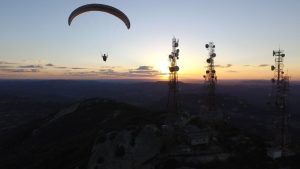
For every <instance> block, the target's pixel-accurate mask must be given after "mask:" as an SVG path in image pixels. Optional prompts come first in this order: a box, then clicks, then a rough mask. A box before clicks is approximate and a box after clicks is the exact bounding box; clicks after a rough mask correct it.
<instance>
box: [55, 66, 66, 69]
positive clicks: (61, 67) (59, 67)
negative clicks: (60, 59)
mask: <svg viewBox="0 0 300 169" xmlns="http://www.w3.org/2000/svg"><path fill="white" fill-rule="evenodd" d="M54 68H56V69H67V67H63V66H58V67H54Z"/></svg>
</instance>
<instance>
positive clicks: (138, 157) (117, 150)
mask: <svg viewBox="0 0 300 169" xmlns="http://www.w3.org/2000/svg"><path fill="white" fill-rule="evenodd" d="M157 131H158V129H157V128H156V127H155V126H154V125H146V126H144V127H137V128H133V129H125V130H121V131H112V132H108V133H106V134H104V133H101V134H100V135H99V137H98V139H97V142H96V143H95V145H94V147H93V150H92V151H93V152H92V156H91V159H90V161H89V165H88V169H95V168H109V169H119V168H123V169H126V168H128V169H132V168H152V167H153V165H151V163H148V161H151V160H152V159H153V158H155V157H156V156H157V155H158V154H159V152H160V149H161V138H160V137H159V136H158V135H157V134H156V133H157Z"/></svg>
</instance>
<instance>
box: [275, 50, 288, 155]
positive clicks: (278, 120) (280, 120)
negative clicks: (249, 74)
mask: <svg viewBox="0 0 300 169" xmlns="http://www.w3.org/2000/svg"><path fill="white" fill-rule="evenodd" d="M273 56H274V57H275V65H272V66H271V70H272V71H273V72H274V77H273V78H272V83H273V88H274V90H273V93H272V96H273V99H274V101H273V103H272V105H273V106H274V113H275V114H274V116H275V118H274V120H273V124H274V129H275V131H274V135H275V138H274V144H275V145H274V146H276V147H278V148H279V149H280V151H281V157H287V156H288V144H289V139H288V125H289V117H290V114H289V111H288V109H287V92H288V90H289V81H290V77H289V76H288V75H285V73H284V71H283V67H284V64H283V58H284V57H285V54H284V51H283V50H281V49H279V50H273ZM278 130H279V132H278Z"/></svg>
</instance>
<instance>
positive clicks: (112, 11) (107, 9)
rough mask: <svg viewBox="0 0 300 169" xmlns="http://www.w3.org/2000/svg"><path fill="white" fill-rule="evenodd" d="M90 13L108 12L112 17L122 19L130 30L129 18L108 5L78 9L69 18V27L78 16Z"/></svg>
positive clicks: (86, 6) (90, 5) (92, 5)
mask: <svg viewBox="0 0 300 169" xmlns="http://www.w3.org/2000/svg"><path fill="white" fill-rule="evenodd" d="M90 11H101V12H106V13H109V14H112V15H114V16H116V17H118V18H119V19H121V20H122V21H123V22H124V23H125V25H126V27H127V29H129V28H130V21H129V19H128V17H127V16H126V15H125V14H124V13H123V12H122V11H120V10H119V9H117V8H114V7H112V6H108V5H104V4H87V5H83V6H81V7H79V8H77V9H75V10H74V11H73V12H72V13H71V15H70V16H69V20H68V23H69V25H71V23H72V21H73V19H74V18H75V17H76V16H78V15H80V14H82V13H85V12H90Z"/></svg>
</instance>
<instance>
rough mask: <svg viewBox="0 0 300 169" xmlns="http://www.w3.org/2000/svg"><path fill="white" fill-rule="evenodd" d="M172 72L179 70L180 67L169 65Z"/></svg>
mask: <svg viewBox="0 0 300 169" xmlns="http://www.w3.org/2000/svg"><path fill="white" fill-rule="evenodd" d="M169 70H170V72H178V71H179V67H178V66H172V67H169Z"/></svg>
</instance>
